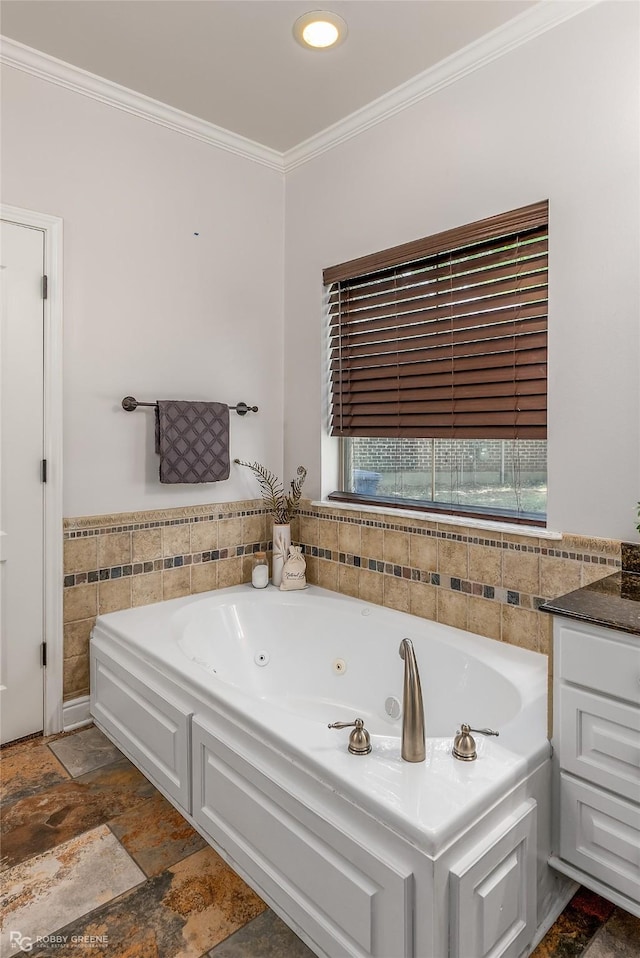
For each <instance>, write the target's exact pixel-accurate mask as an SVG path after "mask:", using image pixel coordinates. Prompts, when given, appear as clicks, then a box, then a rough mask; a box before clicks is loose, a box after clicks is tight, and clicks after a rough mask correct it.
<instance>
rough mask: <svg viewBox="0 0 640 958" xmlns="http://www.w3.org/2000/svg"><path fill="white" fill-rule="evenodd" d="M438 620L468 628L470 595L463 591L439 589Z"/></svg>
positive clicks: (457, 627)
mask: <svg viewBox="0 0 640 958" xmlns="http://www.w3.org/2000/svg"><path fill="white" fill-rule="evenodd" d="M437 592H438V622H442V623H444V625H452V626H454V627H455V628H456V629H466V628H467V623H468V617H469V601H468V599H469V597H468V596H467V595H465V594H464V593H462V592H451V591H450V590H449V589H438V590H437Z"/></svg>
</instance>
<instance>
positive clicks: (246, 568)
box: [205, 555, 253, 582]
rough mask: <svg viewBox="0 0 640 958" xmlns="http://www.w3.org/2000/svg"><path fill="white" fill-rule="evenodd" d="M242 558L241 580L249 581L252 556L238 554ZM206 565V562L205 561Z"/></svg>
mask: <svg viewBox="0 0 640 958" xmlns="http://www.w3.org/2000/svg"><path fill="white" fill-rule="evenodd" d="M240 558H241V559H242V582H251V572H252V570H253V556H250V555H249V556H240ZM205 565H206V563H205Z"/></svg>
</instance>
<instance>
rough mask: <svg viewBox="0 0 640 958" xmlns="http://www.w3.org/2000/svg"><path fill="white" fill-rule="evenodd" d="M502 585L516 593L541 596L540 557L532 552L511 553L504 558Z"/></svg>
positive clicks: (507, 552) (505, 554) (506, 553)
mask: <svg viewBox="0 0 640 958" xmlns="http://www.w3.org/2000/svg"><path fill="white" fill-rule="evenodd" d="M502 584H503V586H504V587H505V589H512V590H513V591H515V592H527V593H529V595H539V594H540V556H537V555H534V553H532V552H510V551H509V550H506V551H505V553H504V555H503V557H502Z"/></svg>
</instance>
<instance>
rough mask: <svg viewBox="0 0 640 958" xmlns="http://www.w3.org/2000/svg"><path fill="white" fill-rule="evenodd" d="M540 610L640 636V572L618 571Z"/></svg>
mask: <svg viewBox="0 0 640 958" xmlns="http://www.w3.org/2000/svg"><path fill="white" fill-rule="evenodd" d="M540 611H541V612H553V613H554V614H555V615H566V616H567V617H568V618H570V619H582V621H583V622H592V623H593V624H594V625H605V626H607V627H608V628H610V629H619V630H620V631H621V632H630V633H631V634H632V635H638V636H640V573H638V572H624V571H622V572H614V573H613V575H608V576H607V577H606V578H605V579H598V581H597V582H592V583H591V585H586V586H584V587H583V588H582V589H576V590H575V592H568V593H567V594H566V595H561V596H559V597H558V598H557V599H549V600H548V602H545V603H544V605H541V606H540Z"/></svg>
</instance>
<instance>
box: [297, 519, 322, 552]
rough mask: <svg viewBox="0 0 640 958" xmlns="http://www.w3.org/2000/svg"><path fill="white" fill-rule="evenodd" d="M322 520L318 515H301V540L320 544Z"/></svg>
mask: <svg viewBox="0 0 640 958" xmlns="http://www.w3.org/2000/svg"><path fill="white" fill-rule="evenodd" d="M319 525H320V522H319V520H318V518H317V517H314V518H311V517H309V516H300V533H299V535H300V542H304V543H306V544H307V545H310V546H317V545H318V537H319Z"/></svg>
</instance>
